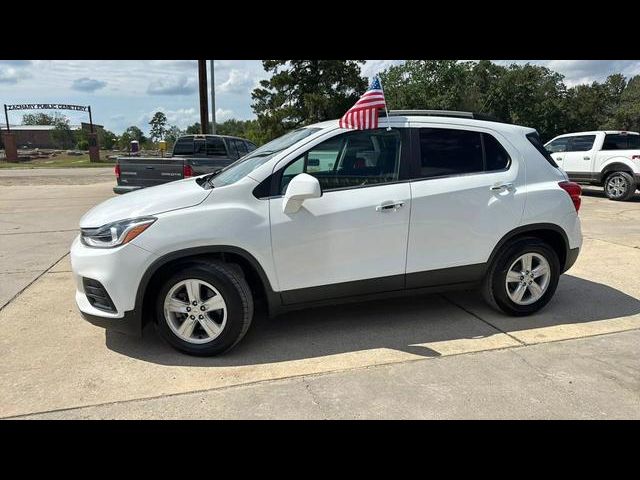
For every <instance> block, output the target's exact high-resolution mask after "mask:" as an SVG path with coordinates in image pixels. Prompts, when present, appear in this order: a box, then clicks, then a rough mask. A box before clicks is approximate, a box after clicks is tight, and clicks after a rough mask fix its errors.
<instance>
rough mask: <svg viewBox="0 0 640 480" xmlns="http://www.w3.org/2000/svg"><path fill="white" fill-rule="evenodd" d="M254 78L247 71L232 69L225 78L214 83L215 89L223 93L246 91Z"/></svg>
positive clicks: (253, 81) (251, 85)
mask: <svg viewBox="0 0 640 480" xmlns="http://www.w3.org/2000/svg"><path fill="white" fill-rule="evenodd" d="M255 81H256V78H255V77H254V76H252V75H251V73H250V72H248V71H241V70H237V69H235V68H234V69H232V70H231V71H229V76H228V77H227V80H226V81H224V82H222V83H221V84H219V85H216V90H217V91H220V92H224V93H235V94H240V93H246V92H248V91H249V89H250V88H251V87H253V85H254V84H255Z"/></svg>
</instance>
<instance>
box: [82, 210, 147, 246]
mask: <svg viewBox="0 0 640 480" xmlns="http://www.w3.org/2000/svg"><path fill="white" fill-rule="evenodd" d="M155 221H156V218H155V217H142V218H130V219H128V220H120V221H119V222H113V223H108V224H106V225H103V226H101V227H98V228H82V229H80V238H81V239H82V243H84V244H85V245H86V246H88V247H96V248H113V247H118V246H120V245H124V244H125V243H129V242H130V241H131V240H133V239H134V238H136V237H137V236H138V235H140V234H141V233H142V232H144V231H145V230H146V229H147V228H149V227H150V226H151V224H152V223H153V222H155Z"/></svg>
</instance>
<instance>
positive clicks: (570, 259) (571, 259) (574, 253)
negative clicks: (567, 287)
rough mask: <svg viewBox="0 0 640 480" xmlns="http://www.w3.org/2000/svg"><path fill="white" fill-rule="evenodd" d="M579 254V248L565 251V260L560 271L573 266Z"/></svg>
mask: <svg viewBox="0 0 640 480" xmlns="http://www.w3.org/2000/svg"><path fill="white" fill-rule="evenodd" d="M579 254H580V248H572V249H570V250H569V251H568V252H567V261H566V262H565V264H564V270H563V271H562V273H564V272H566V271H567V270H569V269H570V268H571V267H573V264H574V263H576V260H577V259H578V255H579Z"/></svg>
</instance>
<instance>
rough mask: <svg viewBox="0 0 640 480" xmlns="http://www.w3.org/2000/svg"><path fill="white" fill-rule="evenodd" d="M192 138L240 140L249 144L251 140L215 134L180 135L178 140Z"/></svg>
mask: <svg viewBox="0 0 640 480" xmlns="http://www.w3.org/2000/svg"><path fill="white" fill-rule="evenodd" d="M190 137H193V138H195V137H216V138H236V139H238V140H246V141H247V142H249V140H247V139H246V138H242V137H236V136H234V135H217V134H215V133H189V134H187V135H180V136H179V137H178V138H190Z"/></svg>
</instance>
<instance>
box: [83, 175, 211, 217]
mask: <svg viewBox="0 0 640 480" xmlns="http://www.w3.org/2000/svg"><path fill="white" fill-rule="evenodd" d="M211 192H212V189H207V190H205V189H204V188H202V187H201V186H200V185H198V183H197V182H196V181H195V180H194V179H193V178H185V179H184V180H178V181H176V182H170V183H165V184H163V185H157V186H155V187H149V188H143V189H141V190H135V191H133V192H129V193H125V194H123V195H118V196H117V197H113V198H110V199H109V200H106V201H104V202H102V203H100V204H98V205H96V206H95V207H93V208H92V209H91V210H89V211H88V212H87V213H85V214H84V216H83V217H82V218H81V219H80V228H96V227H100V226H102V225H105V224H107V223H111V222H116V221H118V220H125V219H128V218H136V217H144V216H147V215H156V214H159V213H162V212H168V211H169V210H178V209H180V208H187V207H192V206H194V205H197V204H199V203H201V202H203V201H204V199H205V198H207V196H208V195H209V194H210V193H211Z"/></svg>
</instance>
